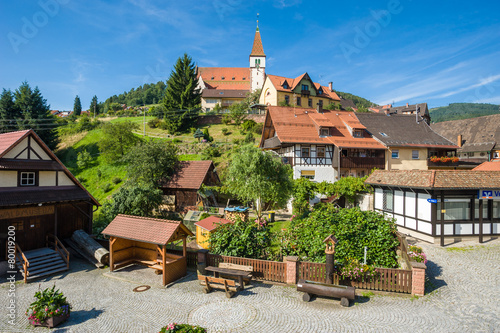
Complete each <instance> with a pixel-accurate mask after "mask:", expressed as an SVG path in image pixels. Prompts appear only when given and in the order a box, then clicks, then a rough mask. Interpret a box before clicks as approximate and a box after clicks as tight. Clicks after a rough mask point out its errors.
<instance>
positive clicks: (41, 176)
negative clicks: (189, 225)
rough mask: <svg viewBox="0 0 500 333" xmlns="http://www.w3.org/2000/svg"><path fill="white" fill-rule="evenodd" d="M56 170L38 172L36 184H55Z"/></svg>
mask: <svg viewBox="0 0 500 333" xmlns="http://www.w3.org/2000/svg"><path fill="white" fill-rule="evenodd" d="M56 172H57V171H40V172H38V186H56Z"/></svg>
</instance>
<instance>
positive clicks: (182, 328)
mask: <svg viewBox="0 0 500 333" xmlns="http://www.w3.org/2000/svg"><path fill="white" fill-rule="evenodd" d="M174 332H175V333H206V332H207V330H206V329H204V328H203V327H200V326H193V325H189V324H176V323H171V324H168V325H167V326H164V327H162V328H161V330H160V333H174Z"/></svg>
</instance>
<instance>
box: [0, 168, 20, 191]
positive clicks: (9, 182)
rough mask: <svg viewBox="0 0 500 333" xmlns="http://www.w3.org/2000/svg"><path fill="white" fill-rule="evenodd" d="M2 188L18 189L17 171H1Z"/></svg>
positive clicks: (0, 183) (0, 181) (0, 185)
mask: <svg viewBox="0 0 500 333" xmlns="http://www.w3.org/2000/svg"><path fill="white" fill-rule="evenodd" d="M0 187H17V171H0Z"/></svg>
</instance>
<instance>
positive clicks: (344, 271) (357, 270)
mask: <svg viewBox="0 0 500 333" xmlns="http://www.w3.org/2000/svg"><path fill="white" fill-rule="evenodd" d="M337 270H338V271H339V273H340V275H341V276H342V277H344V278H346V279H349V280H354V281H355V280H359V279H360V278H362V277H375V276H376V275H377V274H378V272H377V270H376V268H374V267H372V266H368V265H363V264H360V263H359V261H358V259H353V258H347V259H346V260H345V262H344V265H343V266H341V267H339V268H337Z"/></svg>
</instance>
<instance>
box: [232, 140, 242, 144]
mask: <svg viewBox="0 0 500 333" xmlns="http://www.w3.org/2000/svg"><path fill="white" fill-rule="evenodd" d="M240 142H241V140H240V139H233V144H235V145H239V144H240Z"/></svg>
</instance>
